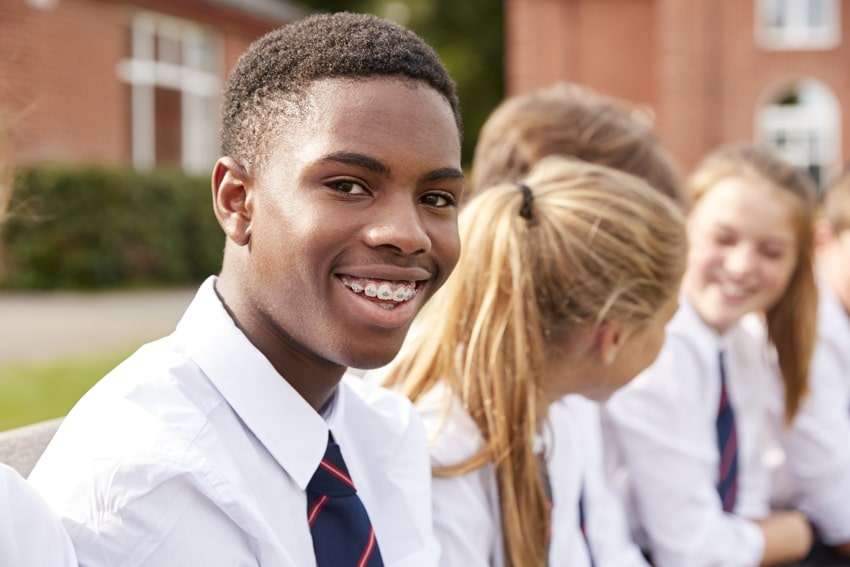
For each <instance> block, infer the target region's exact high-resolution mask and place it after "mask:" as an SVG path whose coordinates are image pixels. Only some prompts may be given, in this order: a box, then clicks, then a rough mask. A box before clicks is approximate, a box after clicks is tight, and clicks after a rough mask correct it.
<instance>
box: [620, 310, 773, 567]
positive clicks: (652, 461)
mask: <svg viewBox="0 0 850 567" xmlns="http://www.w3.org/2000/svg"><path fill="white" fill-rule="evenodd" d="M666 331H667V338H666V340H665V342H664V346H663V347H662V349H661V353H660V354H659V356H658V358H657V359H656V361H655V362H654V363H653V364H652V365H651V366H650V367H649V368H647V369H646V370H645V371H644V372H642V373H641V374H640V375H639V376H638V377H637V378H636V379H635V380H634V381H633V382H632V383H631V384H629V385H627V386H626V387H624V388H622V389H620V390H619V391H618V392H617V393H615V394H614V395H613V396H612V397H611V399H610V400H609V401H608V402H607V404H606V406H605V411H606V413H607V414H608V417H609V418H610V424H611V426H612V432H613V435H614V438H615V439H616V451H617V453H618V457H619V458H620V461H621V466H624V467H626V471H627V475H628V490H629V496H630V498H632V499H633V502H632V504H633V506H634V512H635V514H636V515H637V518H636V520H637V523H638V524H639V525H640V527H641V529H642V530H643V531H644V532H645V536H646V537H647V538H648V542H649V547H650V552H651V553H652V560H653V563H654V564H655V565H656V566H658V567H681V566H683V565H687V566H688V567H701V566H712V567H716V566H723V567H733V566H742V567H744V566H747V567H749V566H752V565H757V564H759V562H760V561H761V558H762V556H763V554H764V536H763V535H762V532H761V530H760V528H759V527H758V526H757V525H756V524H755V523H754V522H752V521H751V520H750V519H759V518H763V517H765V516H766V515H768V513H769V491H770V487H769V475H768V473H767V470H766V469H765V467H764V466H763V464H762V462H761V455H762V453H763V451H764V448H765V446H766V444H767V438H768V419H767V415H768V412H767V403H768V400H767V399H766V398H768V396H766V395H765V390H766V389H767V388H769V387H770V381H771V380H772V375H771V369H770V364H769V360H768V358H767V356H766V347H765V341H764V337H762V336H759V335H755V334H753V333H750V332H749V331H748V330H746V329H744V328H742V327H741V326H740V325H736V326H734V327H732V328H731V329H730V330H729V331H727V332H726V334H725V335H724V336H722V337H720V336H718V335H717V334H716V333H715V332H714V331H713V330H712V329H711V328H709V327H708V326H706V325H705V323H703V321H702V320H701V319H700V318H699V316H698V315H697V313H696V312H695V311H694V309H693V307H692V306H691V304H690V303H689V302H688V301H687V299H685V298H684V297H683V298H682V299H681V300H680V308H679V310H678V311H677V312H676V314H675V315H674V317H673V319H672V320H671V321H670V323H668V325H667V328H666ZM721 347H722V348H723V350H724V363H725V367H726V382H727V391H728V396H729V401H730V403H731V405H732V407H733V408H734V410H735V423H736V429H737V434H738V493H737V501H736V506H735V509H734V513H725V512H723V507H722V504H721V502H720V497H719V496H718V494H717V489H716V483H717V477H718V462H719V454H718V448H717V431H716V417H717V409H718V405H719V400H720V373H719V372H720V370H719V351H720V349H721ZM748 518H749V519H748Z"/></svg>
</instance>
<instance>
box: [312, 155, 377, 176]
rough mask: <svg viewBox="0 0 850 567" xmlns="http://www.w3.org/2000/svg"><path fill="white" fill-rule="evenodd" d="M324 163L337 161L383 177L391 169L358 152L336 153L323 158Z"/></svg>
mask: <svg viewBox="0 0 850 567" xmlns="http://www.w3.org/2000/svg"><path fill="white" fill-rule="evenodd" d="M322 161H335V162H338V163H344V164H346V165H357V166H360V167H365V168H366V169H368V170H370V171H374V172H375V173H379V174H381V175H387V174H388V173H389V172H390V168H388V167H387V166H386V165H384V164H383V163H381V162H379V161H378V160H376V159H375V158H372V157H369V156H367V155H364V154H358V153H356V152H334V153H332V154H328V155H326V156H325V157H323V158H322Z"/></svg>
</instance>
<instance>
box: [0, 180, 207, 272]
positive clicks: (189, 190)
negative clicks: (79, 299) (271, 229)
mask: <svg viewBox="0 0 850 567" xmlns="http://www.w3.org/2000/svg"><path fill="white" fill-rule="evenodd" d="M2 236H3V241H2V248H0V250H2V254H3V262H2V265H3V271H2V275H0V286H2V287H6V288H25V289H98V288H115V287H140V286H161V285H178V284H189V283H197V282H199V281H201V280H203V278H205V277H206V276H207V275H209V274H212V273H217V272H218V271H219V269H220V267H221V254H222V249H223V246H224V236H223V233H222V231H221V228H220V227H219V226H218V223H217V222H216V219H215V216H214V214H213V211H212V205H211V196H210V181H209V178H208V177H206V178H193V177H187V176H186V175H184V174H182V173H179V172H171V171H154V172H136V171H131V170H125V169H110V168H106V167H84V168H73V167H65V166H43V167H33V168H22V169H20V170H19V171H18V172H17V175H16V180H15V191H14V193H13V195H12V202H11V204H10V208H9V216H8V217H7V219H6V223H5V225H4V226H3V235H2Z"/></svg>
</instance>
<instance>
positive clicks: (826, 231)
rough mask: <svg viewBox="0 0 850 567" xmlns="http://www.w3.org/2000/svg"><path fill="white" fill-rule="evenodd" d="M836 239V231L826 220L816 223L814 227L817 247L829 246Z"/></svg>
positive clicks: (819, 220)
mask: <svg viewBox="0 0 850 567" xmlns="http://www.w3.org/2000/svg"><path fill="white" fill-rule="evenodd" d="M834 237H835V231H834V230H833V229H832V224H831V223H830V222H829V221H828V220H826V219H818V220H817V221H815V227H814V243H815V246H823V245H825V244H829V243H830V242H831V241H832V239H833V238H834Z"/></svg>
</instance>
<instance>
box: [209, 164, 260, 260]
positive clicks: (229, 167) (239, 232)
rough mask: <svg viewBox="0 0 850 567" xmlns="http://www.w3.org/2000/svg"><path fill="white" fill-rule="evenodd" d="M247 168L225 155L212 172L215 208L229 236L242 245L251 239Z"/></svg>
mask: <svg viewBox="0 0 850 567" xmlns="http://www.w3.org/2000/svg"><path fill="white" fill-rule="evenodd" d="M248 187H249V178H248V173H247V172H246V171H245V168H244V167H242V165H240V164H239V162H237V161H236V160H235V159H233V158H231V157H227V156H225V157H222V158H219V160H218V161H217V162H216V163H215V167H214V168H213V173H212V196H213V209H214V210H215V216H216V218H217V219H218V224H220V225H221V228H222V229H223V230H224V233H225V234H226V235H227V237H228V238H229V239H230V240H232V241H233V242H234V243H236V244H237V245H239V246H245V245H246V244H248V242H249V241H250V239H251V211H252V206H251V204H252V199H251V192H250V190H249V189H248Z"/></svg>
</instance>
